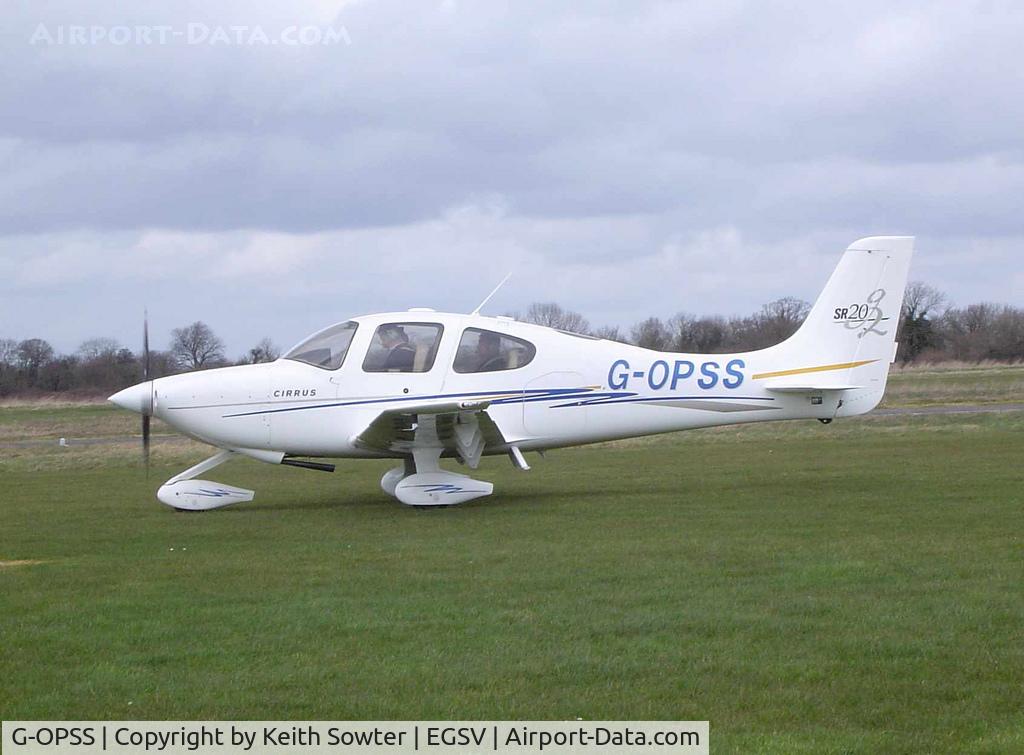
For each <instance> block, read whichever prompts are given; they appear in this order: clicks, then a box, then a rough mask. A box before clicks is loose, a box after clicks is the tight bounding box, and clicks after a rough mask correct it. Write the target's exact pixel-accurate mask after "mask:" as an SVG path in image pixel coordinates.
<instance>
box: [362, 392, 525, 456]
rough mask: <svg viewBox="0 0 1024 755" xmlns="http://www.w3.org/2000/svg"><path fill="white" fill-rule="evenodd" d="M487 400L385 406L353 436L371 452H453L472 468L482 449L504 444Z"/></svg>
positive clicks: (481, 453) (503, 438)
mask: <svg viewBox="0 0 1024 755" xmlns="http://www.w3.org/2000/svg"><path fill="white" fill-rule="evenodd" d="M488 406H490V401H489V400H488V401H447V402H440V403H438V402H434V403H429V402H428V403H423V404H414V405H402V406H398V407H394V408H392V409H386V410H384V411H383V412H381V413H380V414H378V415H377V416H376V417H375V418H374V419H373V420H372V421H371V422H370V424H369V425H367V426H366V428H365V429H363V431H362V432H360V433H359V434H358V435H356V436H355V438H353V441H352V442H353V443H354V444H355V445H356V446H358V447H360V448H365V449H372V450H375V451H386V452H396V451H397V452H399V453H412V451H413V449H414V448H441V449H443V450H446V451H451V452H454V454H456V455H457V456H458V457H459V458H461V459H462V460H463V461H464V462H466V464H468V465H469V467H470V468H471V469H476V467H477V465H478V464H479V463H480V457H481V456H482V455H483V452H484V449H486V448H495V447H502V446H505V445H506V439H505V436H504V435H502V432H501V430H500V429H499V428H498V425H497V424H496V423H495V422H494V420H493V419H492V418H491V416H490V415H489V414H488V413H487V407H488Z"/></svg>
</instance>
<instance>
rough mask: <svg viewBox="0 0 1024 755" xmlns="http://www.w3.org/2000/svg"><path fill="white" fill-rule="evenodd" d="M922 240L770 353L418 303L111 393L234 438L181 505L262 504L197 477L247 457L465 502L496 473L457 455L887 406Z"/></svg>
mask: <svg viewBox="0 0 1024 755" xmlns="http://www.w3.org/2000/svg"><path fill="white" fill-rule="evenodd" d="M913 243H914V240H913V238H912V237H900V236H879V237H873V238H866V239H861V240H860V241H857V242H855V243H854V244H852V245H851V246H850V247H849V248H848V249H847V250H846V252H845V254H843V256H842V258H841V259H840V261H839V265H838V267H836V269H835V271H834V272H833V274H832V277H831V278H830V279H829V281H828V284H827V285H826V286H825V289H824V291H823V292H822V294H821V296H820V297H819V298H818V301H817V302H816V303H815V305H814V307H813V308H812V309H811V312H810V314H809V315H808V317H807V319H806V321H805V322H804V323H803V324H802V326H801V327H800V329H799V330H798V331H797V332H796V333H795V334H794V335H793V336H792V337H790V338H789V339H787V340H786V341H783V342H782V343H780V344H778V345H776V346H772V347H770V348H767V349H762V350H759V351H749V352H744V353H739V354H709V355H696V354H679V353H669V352H659V351H651V350H649V349H643V348H640V347H637V346H630V345H628V344H623V343H618V342H614V341H606V340H602V339H597V338H592V337H590V336H585V335H579V334H576V333H568V332H563V331H559V330H553V329H551V328H546V327H541V326H538V325H531V324H527V323H522V322H516V321H515V320H513V319H511V318H508V317H485V316H482V315H480V314H479V311H480V307H478V308H477V310H476V311H474V312H473V313H472V314H468V315H465V314H450V313H440V312H435V311H433V310H430V309H411V310H409V311H407V312H398V313H394V312H392V313H388V314H378V315H367V316H365V317H355V318H353V319H351V320H346V321H345V322H341V323H338V324H336V325H332V326H331V327H329V328H326V329H325V330H321V331H320V332H318V333H315V334H314V335H312V336H310V337H309V338H307V339H306V340H304V341H302V342H301V343H300V344H299V345H297V346H296V347H295V348H293V349H292V350H291V351H289V352H288V353H287V354H285V355H284V356H283V357H282V358H280V359H278V360H277V361H275V362H273V363H269V364H255V365H246V366H241V367H225V368H223V369H215V370H208V371H204V372H192V373H187V374H183V375H173V376H170V377H163V378H159V379H156V380H146V381H144V382H142V383H139V384H138V385H135V386H132V387H131V388H126V389H125V390H123V391H121V392H119V393H116V394H115V395H113V396H111V397H110V401H112V402H113V403H115V404H117V405H118V406H120V407H123V408H125V409H131V410H132V411H135V412H139V413H140V414H142V415H143V439H144V442H145V444H146V447H147V448H148V439H149V417H150V416H151V415H152V416H156V417H159V418H160V419H162V420H163V421H164V422H166V423H167V424H169V425H170V426H171V427H173V428H175V429H176V430H178V431H180V432H182V433H184V434H185V435H187V436H189V437H191V438H194V439H196V440H199V441H202V442H204V443H208V444H210V445H211V446H215V447H217V448H218V449H220V451H219V452H218V453H217V454H216V455H214V456H212V457H210V458H209V459H207V460H205V461H203V462H201V463H199V464H196V465H195V466H194V467H192V468H191V469H187V470H185V471H184V472H182V473H181V474H179V475H177V476H176V477H173V478H171V479H170V480H168V481H167V482H166V483H165V484H164V485H163V486H162V487H161V488H160V489H159V491H158V492H157V497H158V498H159V500H160V501H162V502H163V503H166V504H168V505H170V506H172V507H174V508H177V509H185V510H206V509H215V508H220V507H222V506H227V505H229V504H233V503H238V502H241V501H250V500H252V498H253V496H254V495H255V493H254V492H253V491H252V490H246V489H243V488H235V487H231V486H228V485H221V484H218V483H215V482H208V481H205V480H199V479H195V478H196V477H197V476H198V475H200V474H203V473H204V472H207V471H208V470H210V469H212V468H214V467H216V466H217V465H219V464H221V463H223V462H225V461H227V460H228V459H230V458H232V457H236V456H248V457H250V458H253V459H258V460H259V461H263V462H267V463H269V464H286V465H291V466H296V467H305V468H309V469H317V470H324V471H333V470H334V467H333V465H330V464H325V463H322V462H317V461H311V460H309V459H310V458H324V457H327V458H393V459H398V460H399V462H400V463H399V464H398V466H396V467H395V468H393V469H391V470H390V471H388V472H387V473H386V474H385V475H384V477H383V478H382V479H381V481H380V485H381V488H383V490H384V492H386V493H387V494H389V495H391V496H394V497H395V498H397V499H398V500H399V501H401V502H402V503H404V504H408V505H411V506H437V505H450V504H456V503H463V502H465V501H469V500H472V499H474V498H479V497H480V496H486V495H489V494H490V493H491V492H492V490H493V485H491V483H489V482H483V481H480V480H475V479H472V478H470V477H468V476H466V475H462V474H456V473H454V472H450V471H446V470H443V469H442V468H441V466H440V464H439V462H440V460H441V459H442V458H454V459H456V460H457V461H458V462H460V463H462V464H465V466H467V467H469V468H470V469H476V468H477V466H478V464H479V463H480V459H481V457H483V456H491V455H495V454H507V455H508V456H509V458H510V459H511V461H512V464H513V465H515V466H516V467H517V468H519V469H521V470H527V469H529V466H528V465H527V463H526V460H525V458H524V456H523V454H524V452H527V451H543V450H544V449H549V448H557V447H563V446H573V445H578V444H584V443H594V442H597V441H607V440H614V439H619V438H630V437H634V436H640V435H652V434H655V433H665V432H673V431H677V430H688V429H691V428H696V427H710V426H714V425H732V424H740V423H744V422H764V421H769V420H781V419H817V420H820V421H822V422H824V423H829V422H831V421H832V420H833V419H835V418H837V417H850V416H853V415H857V414H864V413H865V412H868V411H870V410H871V409H873V408H874V407H875V406H877V405H878V403H879V401H880V400H881V398H882V394H883V393H884V392H885V384H886V378H887V376H888V373H889V365H890V363H891V362H892V361H893V359H894V358H895V354H896V340H895V339H896V331H897V328H898V325H899V315H900V309H901V307H902V303H903V293H904V289H905V288H906V283H907V275H908V270H909V267H910V258H911V254H912V252H913ZM492 295H493V292H492ZM489 298H490V297H488V299H489ZM486 301H487V300H485V302H484V303H486ZM482 306H483V304H481V307H482ZM146 353H147V362H148V344H147V345H146ZM146 374H147V377H148V367H147V373H146Z"/></svg>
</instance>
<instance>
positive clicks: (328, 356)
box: [284, 321, 359, 370]
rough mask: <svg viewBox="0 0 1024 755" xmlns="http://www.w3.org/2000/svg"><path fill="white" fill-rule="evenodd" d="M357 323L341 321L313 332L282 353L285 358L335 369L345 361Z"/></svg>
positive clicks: (325, 368)
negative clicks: (338, 323)
mask: <svg viewBox="0 0 1024 755" xmlns="http://www.w3.org/2000/svg"><path fill="white" fill-rule="evenodd" d="M358 327H359V323H356V322H352V321H349V322H343V323H341V324H340V325H332V326H331V327H329V328H327V329H326V330H321V331H320V332H319V333H315V334H313V335H312V336H310V337H309V338H307V339H306V340H305V341H303V342H302V343H300V344H299V345H298V346H296V347H295V348H294V349H292V350H291V351H289V352H288V353H287V354H285V355H284V358H285V359H294V360H295V361H296V362H305V363H306V364H311V365H313V366H314V367H320V368H321V369H324V370H336V369H338V368H339V367H341V365H342V363H343V362H344V361H345V355H346V354H348V347H349V346H350V345H351V344H352V337H353V336H354V335H355V334H356V328H358Z"/></svg>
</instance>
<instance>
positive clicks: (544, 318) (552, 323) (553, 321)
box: [525, 301, 590, 334]
mask: <svg viewBox="0 0 1024 755" xmlns="http://www.w3.org/2000/svg"><path fill="white" fill-rule="evenodd" d="M525 320H526V322H532V323H535V324H536V325H544V326H547V327H549V328H555V329H557V330H567V331H569V332H570V333H583V334H586V333H588V332H589V330H590V323H589V322H587V319H586V318H585V317H584V316H583V315H581V314H580V313H579V312H573V311H572V310H569V309H563V308H562V307H561V306H560V305H558V304H556V303H555V302H553V301H552V302H535V303H533V304H531V305H530V308H529V309H527V310H526V317H525Z"/></svg>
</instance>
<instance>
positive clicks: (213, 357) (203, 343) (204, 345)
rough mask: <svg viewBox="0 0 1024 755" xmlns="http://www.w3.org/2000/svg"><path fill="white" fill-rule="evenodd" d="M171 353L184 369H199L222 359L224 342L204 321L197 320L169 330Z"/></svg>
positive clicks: (216, 363)
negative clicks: (185, 325)
mask: <svg viewBox="0 0 1024 755" xmlns="http://www.w3.org/2000/svg"><path fill="white" fill-rule="evenodd" d="M170 351H171V355H172V356H173V357H174V358H175V359H176V360H177V361H178V363H179V364H181V366H182V367H185V368H186V369H192V370H199V369H202V368H203V367H212V366H215V365H218V364H220V363H222V362H223V361H224V342H223V341H222V340H220V338H218V337H217V336H216V335H215V334H214V332H213V330H212V329H211V328H210V326H209V325H207V324H206V323H204V322H201V321H199V320H197V321H196V322H194V323H192V324H191V325H189V326H187V327H184V328H175V329H174V330H173V331H171V349H170Z"/></svg>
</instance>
